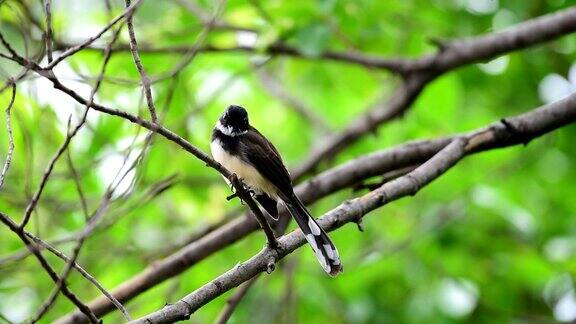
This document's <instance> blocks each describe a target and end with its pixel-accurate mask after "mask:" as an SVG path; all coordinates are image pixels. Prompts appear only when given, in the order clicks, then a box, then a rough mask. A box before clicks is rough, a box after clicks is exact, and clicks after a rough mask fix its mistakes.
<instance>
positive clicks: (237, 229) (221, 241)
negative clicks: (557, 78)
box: [59, 97, 576, 323]
mask: <svg viewBox="0 0 576 324" xmlns="http://www.w3.org/2000/svg"><path fill="white" fill-rule="evenodd" d="M571 98H572V103H571V104H573V101H574V100H575V99H574V97H571ZM566 105H569V104H566ZM553 107H555V105H553ZM569 108H570V109H569ZM566 111H567V112H566V114H563V115H557V116H555V114H554V113H552V112H551V113H548V112H546V110H536V111H534V112H530V113H528V114H526V117H525V118H524V119H520V118H519V117H517V118H516V120H517V123H518V125H523V124H526V123H527V121H526V120H531V119H532V118H535V117H532V116H536V115H539V114H543V116H542V118H543V117H546V118H551V119H550V120H546V119H543V121H544V123H542V124H540V123H539V122H540V120H539V119H540V118H541V117H538V119H537V120H536V123H537V125H530V128H527V129H526V130H525V131H524V132H525V133H526V135H525V136H526V137H530V136H532V137H536V136H539V135H541V134H543V133H545V132H547V131H550V130H552V129H555V128H558V127H561V126H563V125H565V124H567V123H569V122H573V121H574V119H575V113H576V109H574V107H573V106H570V107H568V108H566ZM538 125H539V126H540V127H543V128H537V127H538ZM546 126H547V127H548V128H546ZM521 128H523V126H520V127H519V129H521ZM484 130H485V129H480V130H477V131H475V132H473V133H477V132H482V131H484ZM531 131H533V132H531ZM519 134H520V133H519ZM462 136H468V134H460V135H456V136H453V137H446V138H439V139H435V140H425V141H415V142H411V143H407V144H403V145H400V146H398V147H395V148H391V149H386V150H382V151H378V152H374V153H371V154H368V155H365V156H362V157H360V158H357V159H355V160H352V161H349V162H347V163H345V164H343V165H341V166H338V167H336V168H333V169H330V170H328V171H325V172H323V173H321V174H319V175H318V176H316V177H314V178H312V179H310V180H309V181H307V182H305V183H302V184H300V185H298V186H297V187H296V193H297V194H298V196H299V197H300V198H301V199H302V201H303V202H304V203H305V204H310V203H311V202H314V201H316V200H318V199H320V198H321V197H324V196H326V195H329V194H331V193H333V192H336V191H338V190H340V189H343V188H346V187H349V186H352V185H354V184H356V183H358V182H360V181H361V180H363V179H367V178H369V177H373V176H377V175H381V174H382V173H384V172H387V171H390V170H395V169H399V168H403V167H407V166H412V165H416V164H420V163H422V162H424V161H425V160H427V159H429V158H430V157H431V156H432V155H434V154H436V153H437V152H438V151H440V150H441V149H442V148H444V147H445V146H446V145H447V144H448V143H450V142H451V141H452V140H453V139H454V138H457V137H462ZM512 139H514V138H513V137H510V138H509V139H508V141H502V142H499V143H495V144H492V145H485V146H484V147H481V146H478V145H477V146H476V148H475V150H476V151H479V150H481V149H489V148H495V147H499V146H498V144H499V145H512V144H517V143H518V141H516V142H511V140H512ZM257 228H258V224H257V223H256V222H255V221H254V220H253V219H251V218H246V217H244V218H238V219H235V220H234V221H232V222H230V223H227V224H226V225H224V226H222V227H220V228H218V229H216V230H214V231H213V232H211V233H209V234H208V235H206V236H204V237H202V238H201V239H199V240H197V241H195V242H194V243H192V244H190V245H188V246H185V247H184V248H182V249H181V250H179V251H178V252H176V253H174V254H173V255H171V256H169V257H167V258H165V259H164V260H162V261H159V262H156V263H154V265H153V266H150V267H148V268H147V269H145V270H144V271H142V272H141V273H139V274H138V275H136V276H135V277H133V278H131V279H130V280H127V281H125V282H124V283H123V284H121V285H120V286H118V287H117V288H115V289H114V290H113V292H112V293H113V294H114V296H116V298H118V299H119V300H121V301H127V300H129V299H131V298H133V297H135V296H137V295H139V294H141V293H142V292H144V291H146V290H148V289H149V288H151V287H153V286H155V285H157V284H159V283H160V282H163V281H164V280H166V279H168V278H171V277H173V276H175V275H177V274H179V273H181V272H183V271H184V270H186V269H188V268H189V267H191V266H193V265H194V264H196V263H198V262H199V261H200V260H202V259H204V258H206V257H208V256H209V255H211V254H212V253H215V252H216V251H219V250H220V249H222V248H223V247H225V246H228V245H230V244H233V243H234V242H236V241H238V240H240V239H241V238H243V237H245V236H246V235H248V234H249V233H251V232H252V231H254V230H256V229H257ZM89 306H90V307H91V308H92V309H93V310H94V312H95V313H96V314H99V315H101V314H103V313H107V312H109V311H111V310H113V307H112V305H111V304H110V303H109V301H108V300H107V299H105V298H102V297H99V298H97V299H95V300H94V301H92V302H91V303H90V304H89ZM82 317H83V315H82V314H80V313H78V312H76V313H73V314H71V315H69V316H67V317H64V318H62V319H60V321H59V323H73V322H78V321H80V320H81V319H82Z"/></svg>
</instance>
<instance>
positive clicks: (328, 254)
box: [284, 196, 342, 277]
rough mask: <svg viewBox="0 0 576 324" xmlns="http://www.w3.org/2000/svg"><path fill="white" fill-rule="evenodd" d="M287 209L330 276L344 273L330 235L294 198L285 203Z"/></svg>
mask: <svg viewBox="0 0 576 324" xmlns="http://www.w3.org/2000/svg"><path fill="white" fill-rule="evenodd" d="M284 204H285V205H286V208H287V209H288V211H289V212H290V214H291V215H292V217H294V219H295V220H296V223H297V224H298V226H299V227H300V229H301V230H302V233H304V237H305V238H306V240H307V241H308V243H309V244H310V246H312V249H313V250H314V254H315V255H316V258H317V259H318V262H320V265H322V268H324V271H326V272H327V273H328V274H329V275H330V276H332V277H335V276H336V275H337V274H338V273H340V272H342V263H341V262H340V256H339V255H338V250H337V249H336V246H334V243H332V241H331V240H330V238H329V237H328V234H326V232H324V230H323V229H322V228H321V227H320V226H318V223H316V220H314V218H313V217H312V215H310V213H309V212H308V210H306V207H304V204H302V202H301V201H300V200H299V199H298V197H296V196H294V198H293V199H290V201H284Z"/></svg>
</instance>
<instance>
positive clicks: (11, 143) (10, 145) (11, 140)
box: [0, 82, 16, 189]
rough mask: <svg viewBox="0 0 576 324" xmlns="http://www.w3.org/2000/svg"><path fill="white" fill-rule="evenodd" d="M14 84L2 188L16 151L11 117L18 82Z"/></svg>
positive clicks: (0, 183) (0, 179)
mask: <svg viewBox="0 0 576 324" xmlns="http://www.w3.org/2000/svg"><path fill="white" fill-rule="evenodd" d="M11 85H12V95H11V96H12V97H11V98H10V102H9V103H8V107H6V130H7V132H8V153H7V154H6V161H5V162H4V167H2V173H1V174H0V189H1V188H2V185H3V184H4V177H5V176H6V173H7V172H8V169H9V168H10V163H12V154H13V153H14V134H13V133H12V118H11V115H10V113H11V109H12V106H13V105H14V100H15V99H16V84H15V83H14V82H12V83H11Z"/></svg>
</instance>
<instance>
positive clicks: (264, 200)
mask: <svg viewBox="0 0 576 324" xmlns="http://www.w3.org/2000/svg"><path fill="white" fill-rule="evenodd" d="M210 148H211V151H212V156H213V157H214V159H215V160H216V161H218V162H219V163H220V164H222V165H223V166H224V167H225V168H226V169H228V170H229V171H230V172H233V173H235V174H236V175H237V176H238V178H240V179H241V180H242V182H244V183H245V184H246V185H247V186H248V187H249V189H250V190H251V191H252V192H253V193H254V198H255V199H256V201H258V203H259V204H260V205H261V206H262V208H264V210H266V212H268V214H270V216H271V217H272V218H274V219H277V217H278V208H277V207H278V206H277V204H278V203H279V202H280V201H282V202H283V203H284V205H285V206H286V208H287V209H288V211H289V212H290V214H291V215H292V217H294V219H295V220H296V223H297V224H298V226H299V227H300V229H301V230H302V232H303V233H304V236H305V237H306V240H307V241H308V243H309V244H310V245H311V246H312V249H313V250H314V254H315V255H316V257H317V258H318V261H319V262H320V264H321V265H322V267H323V268H324V270H325V271H326V272H327V273H328V274H330V275H331V276H336V275H337V274H338V273H340V272H341V271H342V264H341V262H340V256H339V255H338V250H337V249H336V247H335V246H334V243H332V241H331V240H330V238H329V237H328V235H327V234H326V232H324V230H322V228H320V226H318V223H316V220H314V218H313V217H312V215H310V213H309V212H308V210H306V207H304V204H303V203H302V202H301V201H300V199H298V197H297V196H296V194H295V193H294V189H293V188H292V181H291V179H290V175H289V174H288V170H286V167H285V166H284V163H283V162H282V158H281V157H280V154H279V153H278V150H276V148H275V147H274V145H272V143H270V141H268V139H266V137H264V135H262V134H260V132H259V131H258V130H257V129H256V128H254V127H252V126H250V123H249V122H248V113H247V112H246V110H245V109H244V108H242V107H240V106H235V105H232V106H229V107H228V109H226V111H225V112H224V113H223V114H222V116H220V119H219V120H218V122H217V123H216V126H215V127H214V131H213V132H212V142H211V144H210Z"/></svg>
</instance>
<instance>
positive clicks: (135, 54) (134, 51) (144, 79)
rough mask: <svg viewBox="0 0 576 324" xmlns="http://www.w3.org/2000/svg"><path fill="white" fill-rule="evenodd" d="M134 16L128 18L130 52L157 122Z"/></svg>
mask: <svg viewBox="0 0 576 324" xmlns="http://www.w3.org/2000/svg"><path fill="white" fill-rule="evenodd" d="M130 2H131V1H130V0H125V3H126V8H129V7H130ZM133 18H134V16H133V15H130V16H128V17H127V19H126V23H127V25H128V35H129V36H130V52H131V53H132V58H133V59H134V64H135V65H136V69H137V70H138V74H140V80H141V81H142V88H143V90H144V95H145V96H146V103H147V104H148V111H149V112H150V118H151V119H152V122H153V123H155V122H156V121H157V120H158V116H157V115H156V107H155V106H154V99H152V90H151V89H150V78H149V77H148V75H147V74H146V70H145V69H144V66H143V65H142V60H141V59H140V54H139V53H138V42H137V41H136V34H135V32H134V24H133V23H132V21H133Z"/></svg>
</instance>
